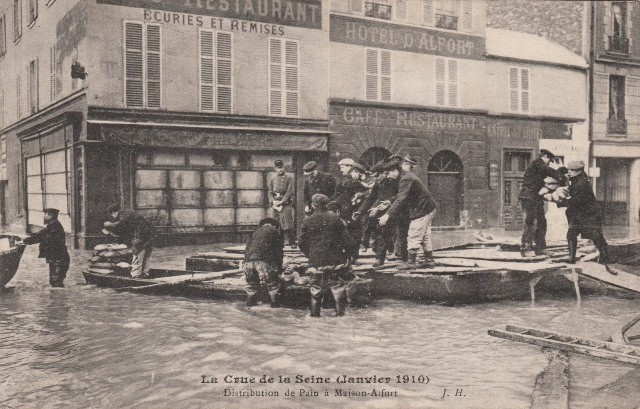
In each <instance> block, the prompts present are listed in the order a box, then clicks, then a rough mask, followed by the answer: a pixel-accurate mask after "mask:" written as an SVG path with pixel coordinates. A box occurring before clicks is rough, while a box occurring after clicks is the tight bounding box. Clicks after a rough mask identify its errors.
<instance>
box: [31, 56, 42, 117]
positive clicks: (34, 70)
mask: <svg viewBox="0 0 640 409" xmlns="http://www.w3.org/2000/svg"><path fill="white" fill-rule="evenodd" d="M38 78H39V77H38V60H33V61H31V62H30V63H29V86H28V89H29V114H34V113H36V112H38V107H39V103H38V102H39V101H38V96H39V94H40V93H39V91H38Z"/></svg>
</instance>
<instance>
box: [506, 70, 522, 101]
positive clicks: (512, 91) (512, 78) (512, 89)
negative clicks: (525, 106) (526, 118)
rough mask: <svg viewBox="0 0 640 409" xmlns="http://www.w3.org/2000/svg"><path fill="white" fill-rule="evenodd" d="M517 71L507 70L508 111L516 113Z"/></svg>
mask: <svg viewBox="0 0 640 409" xmlns="http://www.w3.org/2000/svg"><path fill="white" fill-rule="evenodd" d="M519 105H520V104H519V103H518V69H517V68H509V109H510V110H511V111H517V110H518V106H519Z"/></svg>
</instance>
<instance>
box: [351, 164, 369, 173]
mask: <svg viewBox="0 0 640 409" xmlns="http://www.w3.org/2000/svg"><path fill="white" fill-rule="evenodd" d="M351 170H357V171H358V172H360V173H364V172H366V171H367V170H366V169H365V168H364V166H362V165H361V164H359V163H354V164H353V165H352V166H351Z"/></svg>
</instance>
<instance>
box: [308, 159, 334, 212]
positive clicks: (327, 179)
mask: <svg viewBox="0 0 640 409" xmlns="http://www.w3.org/2000/svg"><path fill="white" fill-rule="evenodd" d="M302 171H303V172H304V175H305V177H306V178H305V180H304V204H305V207H304V212H305V213H306V214H311V213H312V212H313V206H312V205H311V198H312V197H313V195H315V194H318V193H320V194H323V195H325V196H327V197H333V194H334V193H335V191H336V180H335V178H334V177H333V176H332V175H330V174H328V173H325V172H321V171H320V170H318V164H317V163H316V162H315V161H311V162H307V163H305V164H304V166H303V167H302Z"/></svg>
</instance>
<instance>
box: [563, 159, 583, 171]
mask: <svg viewBox="0 0 640 409" xmlns="http://www.w3.org/2000/svg"><path fill="white" fill-rule="evenodd" d="M567 169H569V170H581V169H584V161H581V160H572V161H571V162H569V163H567Z"/></svg>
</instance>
